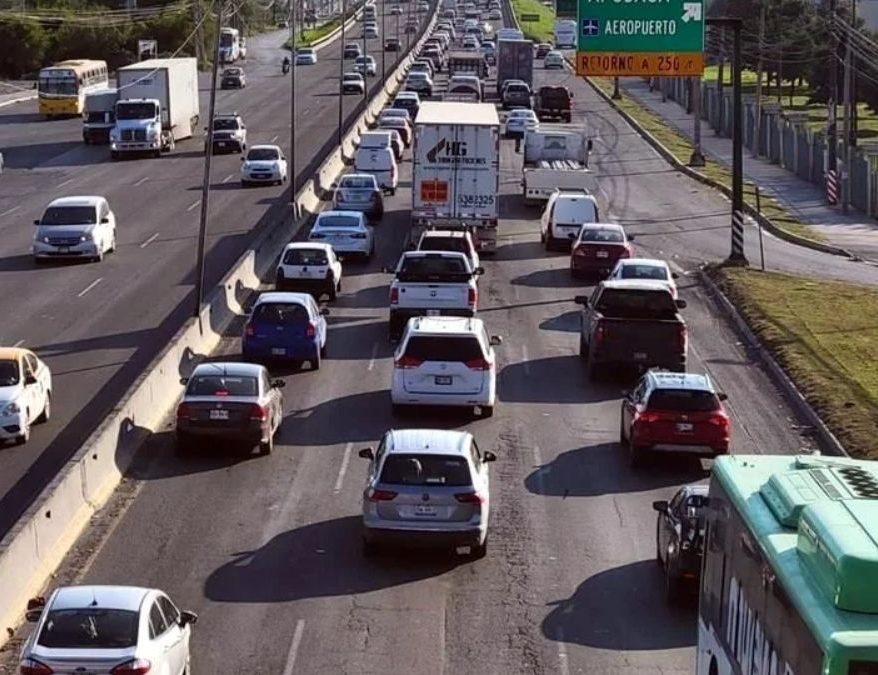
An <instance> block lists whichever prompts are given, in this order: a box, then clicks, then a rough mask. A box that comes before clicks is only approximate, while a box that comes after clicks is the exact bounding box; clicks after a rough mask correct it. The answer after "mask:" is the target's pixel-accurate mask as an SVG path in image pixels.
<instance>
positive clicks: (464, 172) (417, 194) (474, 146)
mask: <svg viewBox="0 0 878 675" xmlns="http://www.w3.org/2000/svg"><path fill="white" fill-rule="evenodd" d="M413 158H414V161H413V181H412V232H411V241H412V242H416V241H417V240H418V238H420V236H421V233H422V232H423V231H424V230H425V229H430V228H433V229H436V228H441V229H466V230H468V231H470V232H471V233H472V234H473V240H474V242H475V244H476V247H477V248H478V249H479V251H483V252H486V253H491V252H493V251H494V250H496V248H497V224H498V206H499V205H498V195H499V192H500V190H499V188H500V170H499V168H500V119H499V118H498V117H497V108H496V107H495V106H494V105H493V104H491V103H458V102H452V101H425V102H424V103H421V107H420V109H419V110H418V115H417V117H416V118H415V143H414V153H413Z"/></svg>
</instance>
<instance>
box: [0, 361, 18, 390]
mask: <svg viewBox="0 0 878 675" xmlns="http://www.w3.org/2000/svg"><path fill="white" fill-rule="evenodd" d="M20 379H21V374H20V373H19V372H18V361H15V360H12V359H7V360H5V361H0V387H11V386H13V385H16V384H18V381H19V380H20Z"/></svg>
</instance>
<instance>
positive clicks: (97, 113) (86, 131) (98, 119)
mask: <svg viewBox="0 0 878 675" xmlns="http://www.w3.org/2000/svg"><path fill="white" fill-rule="evenodd" d="M118 100H119V91H118V90H117V89H99V90H98V91H93V92H91V93H89V94H86V97H85V111H84V114H83V118H82V141H83V142H84V143H85V144H86V145H89V144H92V143H93V144H95V145H107V144H108V143H109V142H110V131H112V129H113V127H114V126H115V124H116V101H118Z"/></svg>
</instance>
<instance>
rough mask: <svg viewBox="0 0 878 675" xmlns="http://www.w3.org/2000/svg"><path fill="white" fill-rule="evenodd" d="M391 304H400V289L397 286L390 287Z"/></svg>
mask: <svg viewBox="0 0 878 675" xmlns="http://www.w3.org/2000/svg"><path fill="white" fill-rule="evenodd" d="M390 304H391V305H398V304H399V289H398V288H397V287H396V286H391V287H390Z"/></svg>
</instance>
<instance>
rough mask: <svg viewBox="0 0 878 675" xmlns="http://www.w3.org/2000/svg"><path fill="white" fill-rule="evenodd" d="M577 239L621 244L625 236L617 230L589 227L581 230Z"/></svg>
mask: <svg viewBox="0 0 878 675" xmlns="http://www.w3.org/2000/svg"><path fill="white" fill-rule="evenodd" d="M579 240H580V241H590V242H596V243H610V244H621V243H623V242H624V241H625V237H623V236H622V233H621V232H620V231H619V230H609V229H602V228H595V227H589V228H586V229H584V230H583V231H582V234H581V235H580V236H579Z"/></svg>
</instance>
